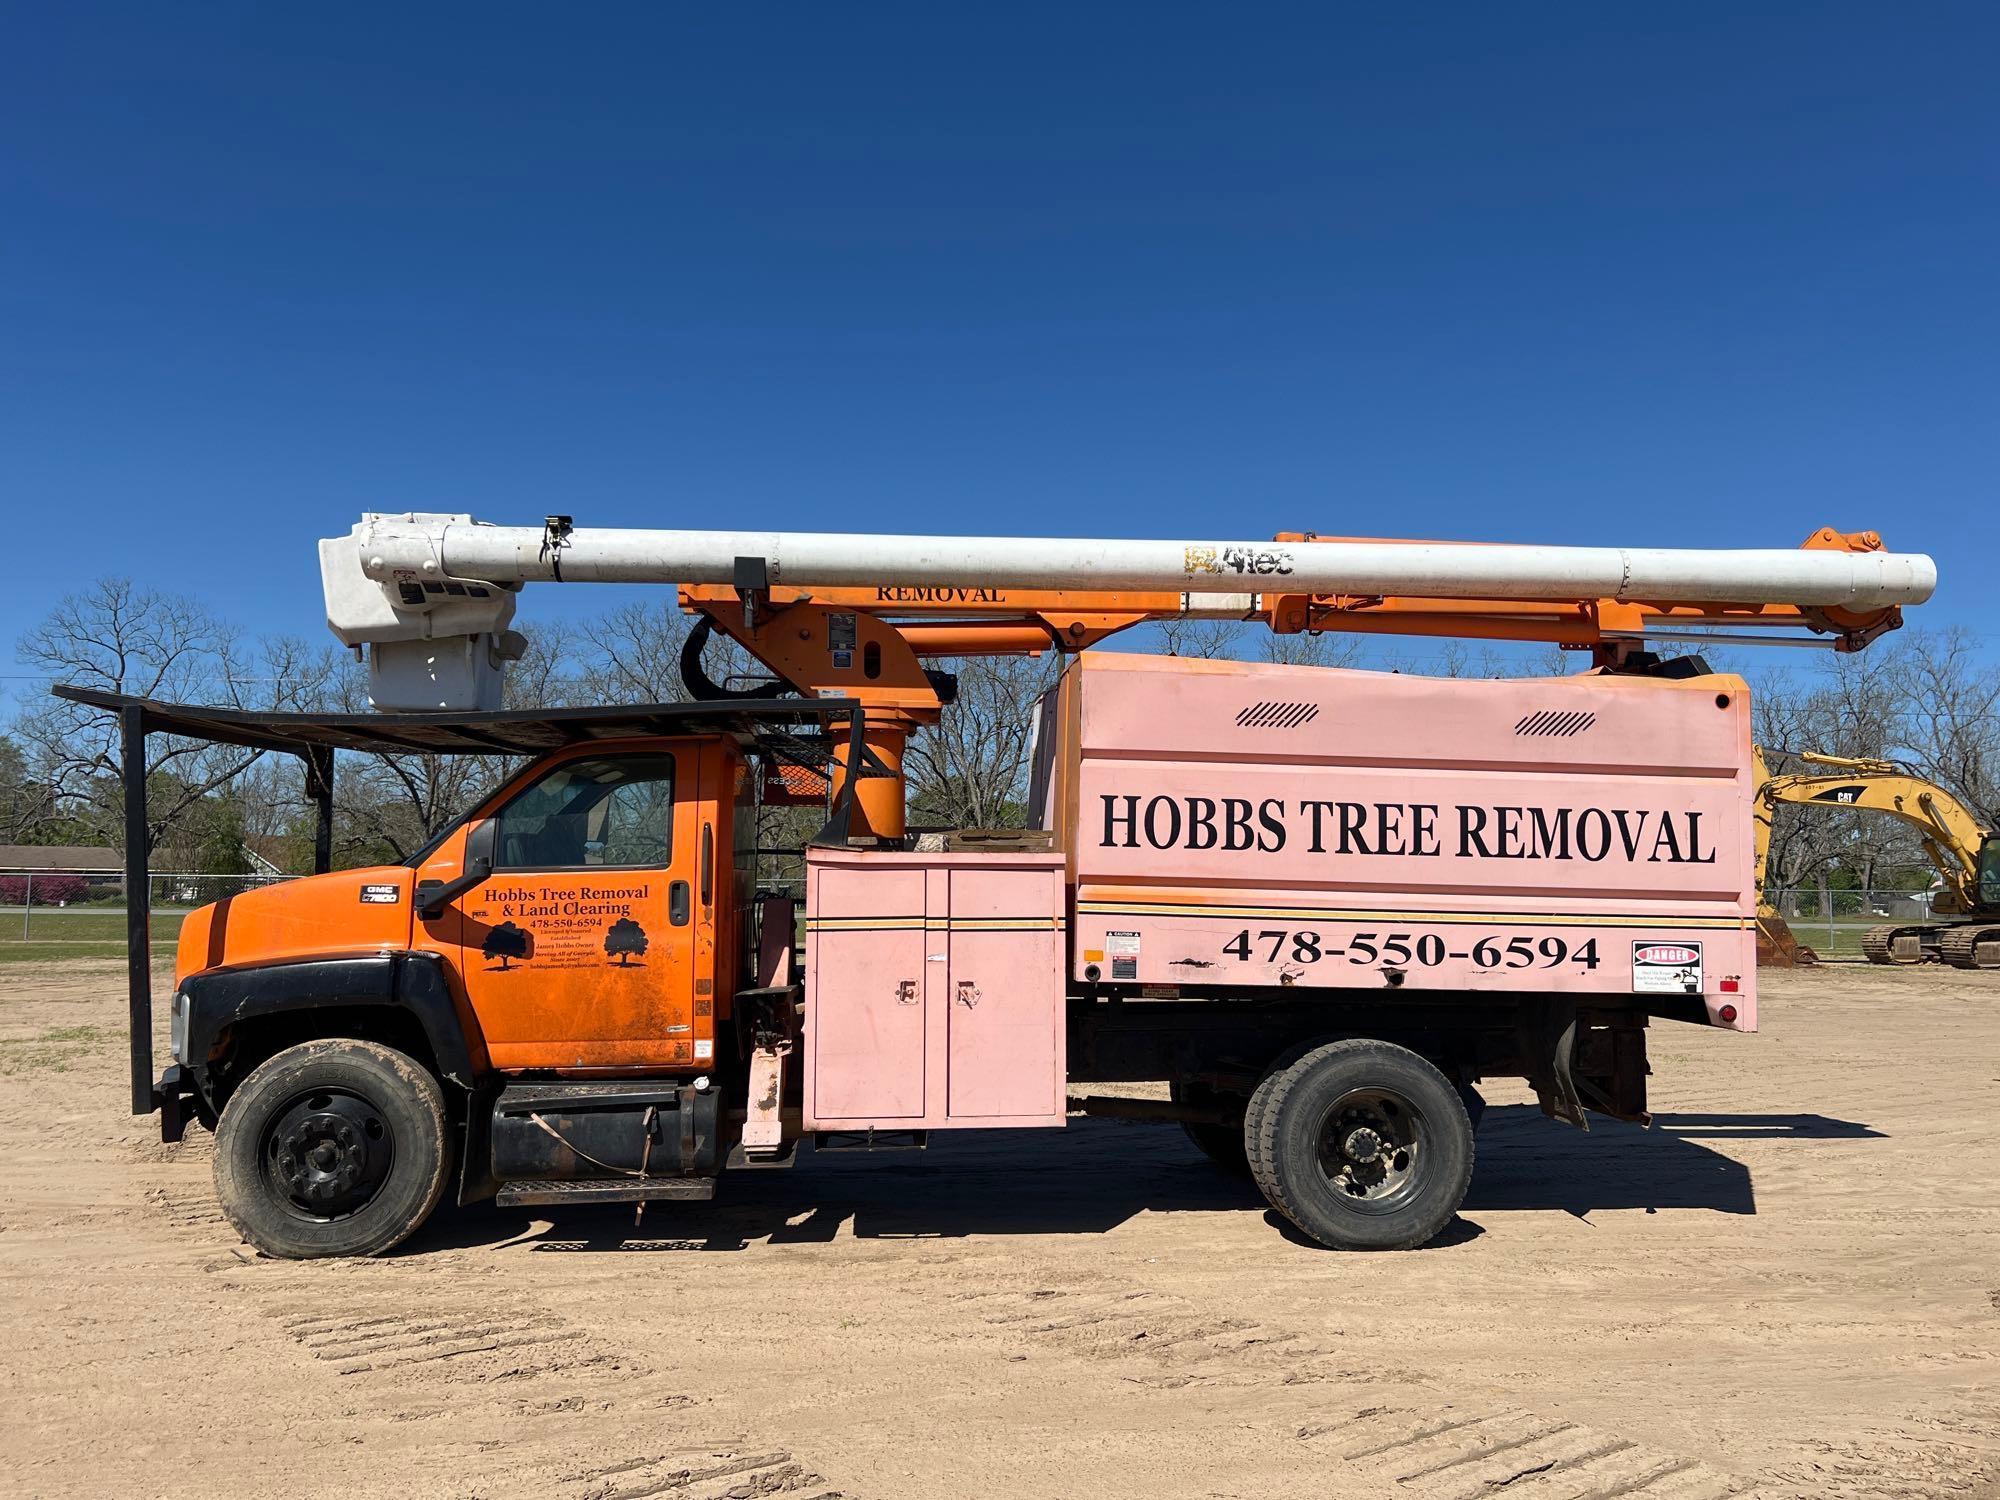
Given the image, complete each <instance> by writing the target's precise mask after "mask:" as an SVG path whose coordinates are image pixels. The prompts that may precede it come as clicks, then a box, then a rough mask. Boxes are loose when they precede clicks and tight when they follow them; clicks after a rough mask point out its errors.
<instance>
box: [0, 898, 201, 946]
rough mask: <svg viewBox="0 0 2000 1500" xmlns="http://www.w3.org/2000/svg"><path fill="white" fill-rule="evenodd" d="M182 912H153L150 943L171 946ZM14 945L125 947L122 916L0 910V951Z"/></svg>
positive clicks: (67, 909) (65, 909)
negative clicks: (105, 944) (151, 939)
mask: <svg viewBox="0 0 2000 1500" xmlns="http://www.w3.org/2000/svg"><path fill="white" fill-rule="evenodd" d="M186 918H187V913H186V912H185V911H156V912H154V913H153V941H154V942H156V943H159V942H167V943H171V942H172V941H173V940H174V939H175V938H176V937H178V936H179V935H180V930H181V923H182V922H183V921H184V920H186ZM16 943H116V944H117V945H118V946H119V947H120V948H121V949H122V948H123V947H124V945H125V913H124V912H123V911H117V910H114V911H92V910H89V909H88V908H84V907H76V906H51V907H41V906H38V907H36V908H35V909H34V910H33V911H31V912H24V911H22V910H21V908H20V907H18V906H17V907H14V908H12V909H11V910H6V911H0V949H5V948H9V947H12V946H13V945H15V944H16Z"/></svg>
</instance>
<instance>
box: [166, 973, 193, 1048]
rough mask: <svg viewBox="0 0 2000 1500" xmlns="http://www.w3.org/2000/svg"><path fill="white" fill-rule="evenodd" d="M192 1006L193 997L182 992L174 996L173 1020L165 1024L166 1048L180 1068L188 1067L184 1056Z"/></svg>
mask: <svg viewBox="0 0 2000 1500" xmlns="http://www.w3.org/2000/svg"><path fill="white" fill-rule="evenodd" d="M193 1004H194V997H193V996H192V995H190V994H188V993H187V991H185V990H183V991H181V993H180V994H178V995H176V996H174V1011H173V1019H172V1020H170V1021H169V1022H168V1023H167V1040H168V1046H169V1048H170V1049H171V1050H172V1052H173V1054H174V1061H175V1062H177V1063H179V1064H180V1065H181V1066H182V1067H187V1066H188V1060H187V1057H186V1056H185V1054H186V1052H187V1039H188V1010H189V1008H190V1007H191V1006H192V1005H193Z"/></svg>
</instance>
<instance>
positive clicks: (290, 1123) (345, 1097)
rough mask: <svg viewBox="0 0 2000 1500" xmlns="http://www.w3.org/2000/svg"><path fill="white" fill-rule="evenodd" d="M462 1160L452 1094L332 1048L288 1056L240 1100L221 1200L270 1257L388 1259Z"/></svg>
mask: <svg viewBox="0 0 2000 1500" xmlns="http://www.w3.org/2000/svg"><path fill="white" fill-rule="evenodd" d="M450 1156H451V1150H450V1137H449V1136H448V1135H447V1133H446V1130H445V1109H444V1090H443V1089H442V1088H441V1087H440V1086H439V1084H438V1081H437V1079H436V1078H434V1077H432V1076H431V1074H430V1072H429V1071H428V1070H427V1069H425V1068H424V1067H423V1066H422V1065H421V1064H419V1063H418V1062H417V1061H416V1060H415V1059H413V1058H411V1057H409V1056H408V1055H407V1054H405V1053H402V1052H398V1051H396V1050H395V1049H394V1048H392V1047H384V1046H381V1045H380V1044H378V1043H375V1042H361V1041H353V1040H349V1039H347V1038H330V1039H328V1040H325V1041H318V1042H307V1043H305V1044H304V1045H302V1046H298V1047H291V1048H287V1049H286V1050H285V1051H283V1052H280V1053H278V1054H277V1056H275V1057H273V1058H271V1059H270V1060H269V1061H267V1062H265V1063H263V1064H262V1065H261V1066H259V1067H258V1068H257V1069H256V1070H255V1071H253V1072H252V1073H251V1074H250V1076H249V1077H248V1078H245V1079H244V1080H243V1082H242V1083H241V1084H240V1085H239V1086H238V1087H237V1089H236V1091H235V1093H233V1094H232V1095H230V1098H229V1102H228V1104H227V1106H226V1107H225V1108H224V1109H223V1111H222V1119H221V1120H220V1121H219V1122H218V1124H217V1127H216V1133H215V1190H216V1194H217V1196H219V1197H220V1198H221V1200H222V1211H223V1212H224V1213H225V1214H227V1215H228V1216H229V1222H230V1223H231V1224H233V1225H235V1226H236V1229H237V1232H238V1233H240V1234H241V1235H242V1236H243V1238H244V1239H246V1240H248V1241H249V1242H250V1243H251V1244H253V1245H255V1246H256V1247H257V1248H258V1249H259V1250H262V1251H264V1252H265V1253H266V1254H268V1255H275V1256H279V1257H282V1258H284V1259H286V1260H305V1259H310V1258H313V1257H317V1256H328V1255H378V1254H380V1253H381V1252H382V1251H384V1250H387V1249H389V1248H390V1247H391V1246H392V1245H395V1244H397V1243H399V1242H400V1241H402V1240H403V1239H405V1238H406V1237H407V1236H408V1235H409V1234H410V1233H411V1232H412V1231H414V1230H415V1229H416V1227H417V1226H418V1225H419V1224H421V1223H423V1221H424V1220H425V1219H426V1218H428V1217H429V1215H430V1212H431V1210H432V1209H433V1208H435V1207H436V1206H437V1201H438V1199H439V1198H440V1197H441V1196H442V1195H443V1193H444V1184H445V1178H446V1176H447V1175H448V1174H447V1170H446V1169H447V1167H448V1165H449V1161H450Z"/></svg>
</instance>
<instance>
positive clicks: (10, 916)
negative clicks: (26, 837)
mask: <svg viewBox="0 0 2000 1500" xmlns="http://www.w3.org/2000/svg"><path fill="white" fill-rule="evenodd" d="M297 878H298V877H297V876H295V875H197V874H175V873H173V872H171V871H169V872H155V873H154V874H153V875H152V876H151V878H150V879H149V880H148V881H147V890H146V900H147V904H148V906H149V907H150V908H151V910H152V916H153V944H154V946H155V947H162V946H166V947H170V946H172V944H173V942H174V940H175V938H176V937H178V936H179V933H180V926H181V918H182V917H184V916H186V915H187V914H188V913H189V912H191V911H193V910H194V909H195V908H196V907H198V906H206V905H207V904H208V903H209V902H211V901H219V900H221V899H222V898H223V897H224V896H235V895H240V894H241V893H243V892H244V891H247V890H252V889H255V888H257V887H259V886H265V885H275V884H277V883H278V882H280V881H284V880H296V879H297ZM125 912H126V905H125V879H124V876H123V875H122V874H117V873H114V872H110V871H103V870H0V948H4V946H5V945H7V944H17V945H30V946H33V947H35V948H37V949H40V948H43V947H47V948H50V949H52V950H67V949H74V950H76V951H77V952H79V953H82V952H86V951H93V950H103V951H107V952H123V951H124V946H125Z"/></svg>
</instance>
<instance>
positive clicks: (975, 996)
mask: <svg viewBox="0 0 2000 1500" xmlns="http://www.w3.org/2000/svg"><path fill="white" fill-rule="evenodd" d="M958 1003H959V1004H960V1005H963V1006H964V1007H965V1008H966V1009H967V1010H971V1009H972V1007H973V1006H975V1005H977V1004H978V1003H979V985H978V983H977V981H975V980H971V979H961V980H959V982H958Z"/></svg>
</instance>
